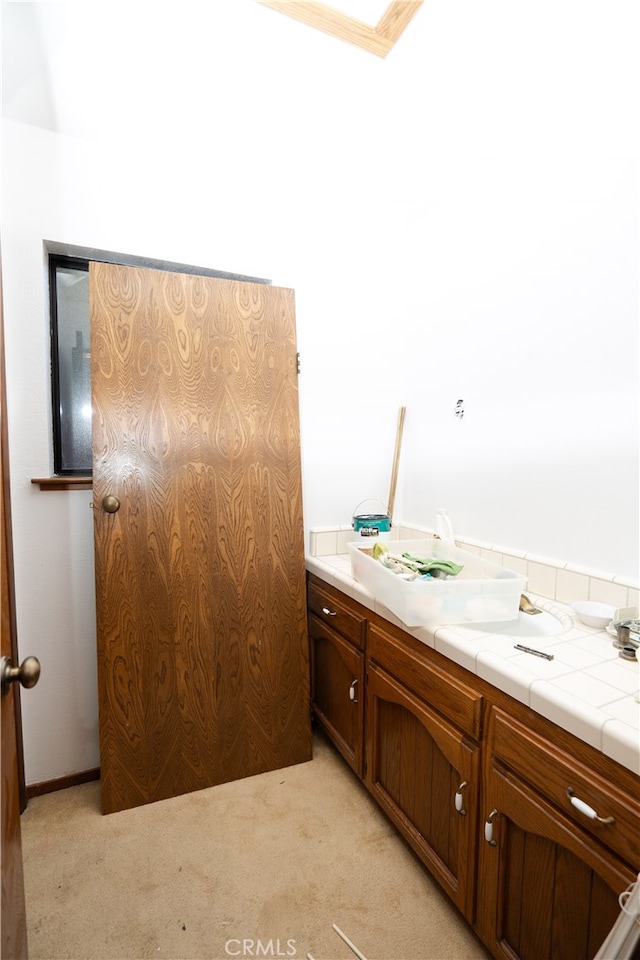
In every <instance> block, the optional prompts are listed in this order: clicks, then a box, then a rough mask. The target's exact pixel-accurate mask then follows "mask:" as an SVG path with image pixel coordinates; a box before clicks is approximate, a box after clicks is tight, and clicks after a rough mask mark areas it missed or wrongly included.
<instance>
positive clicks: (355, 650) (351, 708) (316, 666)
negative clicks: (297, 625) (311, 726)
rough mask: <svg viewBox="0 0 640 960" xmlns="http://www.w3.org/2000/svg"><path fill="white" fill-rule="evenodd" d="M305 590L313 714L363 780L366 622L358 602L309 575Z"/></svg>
mask: <svg viewBox="0 0 640 960" xmlns="http://www.w3.org/2000/svg"><path fill="white" fill-rule="evenodd" d="M307 594H308V604H309V650H310V664H311V709H312V711H313V716H314V719H315V721H316V723H318V724H319V725H320V726H321V727H322V728H323V730H324V731H325V733H326V734H327V736H328V737H329V739H330V740H331V742H332V743H333V744H334V746H335V747H336V748H337V750H339V752H340V753H341V754H342V756H343V757H344V758H345V760H346V761H347V763H348V764H349V766H350V767H351V768H352V769H353V770H354V771H355V772H356V773H357V775H358V776H359V777H360V778H362V776H363V775H364V701H365V655H364V645H365V636H366V628H367V621H366V618H365V617H364V616H363V615H362V613H361V612H360V611H359V609H358V606H357V604H355V603H349V601H348V598H347V597H344V595H342V594H336V592H335V591H332V590H331V589H330V588H328V587H326V586H325V585H324V584H322V585H321V584H320V582H316V581H315V580H314V578H312V577H309V580H308V585H307Z"/></svg>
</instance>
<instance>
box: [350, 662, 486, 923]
mask: <svg viewBox="0 0 640 960" xmlns="http://www.w3.org/2000/svg"><path fill="white" fill-rule="evenodd" d="M366 741H367V772H366V779H365V783H366V784H367V786H368V787H369V789H370V790H371V792H372V793H373V795H374V796H375V797H376V799H377V800H378V802H379V803H380V805H381V807H382V808H383V810H385V811H386V813H387V814H388V816H389V817H390V818H391V820H393V822H394V823H395V824H396V825H397V827H398V828H399V829H400V831H401V833H402V834H403V835H404V836H405V837H406V839H407V840H408V841H409V843H410V844H411V846H412V847H413V849H414V850H415V851H416V853H417V854H418V856H419V857H420V858H421V860H422V861H423V863H424V864H425V865H426V866H427V867H428V869H429V870H430V871H431V873H433V875H434V876H435V877H436V879H437V880H438V881H439V882H440V884H441V886H442V887H443V888H444V890H445V891H446V892H447V893H448V894H449V896H450V897H451V898H452V899H453V901H454V902H455V903H456V904H457V905H458V907H459V908H460V910H461V911H462V912H463V913H464V914H465V916H466V917H467V918H468V919H471V918H472V914H473V895H474V874H475V856H476V852H475V839H476V819H477V803H478V791H479V779H478V770H479V757H478V749H477V747H475V746H473V745H472V744H469V743H468V742H467V741H466V739H465V737H464V735H463V734H462V733H460V731H458V730H457V729H456V728H455V727H453V726H451V725H450V724H448V723H447V722H446V721H445V720H444V719H443V718H442V717H440V716H438V714H436V713H435V712H434V711H433V710H431V709H430V708H429V707H428V706H427V705H426V704H425V703H424V702H423V701H421V700H419V699H418V698H417V697H415V696H414V695H413V694H412V693H411V692H410V691H409V690H407V688H406V687H404V686H403V685H402V684H400V683H398V682H397V681H396V680H394V679H393V677H391V676H390V675H388V674H386V673H385V671H384V670H382V669H381V668H380V667H378V666H376V665H375V664H370V665H369V667H368V670H367V736H366ZM462 784H464V786H462ZM461 787H462V789H460V788H461ZM456 793H460V795H461V810H460V811H459V810H457V809H456Z"/></svg>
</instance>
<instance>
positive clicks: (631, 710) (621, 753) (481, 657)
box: [306, 553, 640, 774]
mask: <svg viewBox="0 0 640 960" xmlns="http://www.w3.org/2000/svg"><path fill="white" fill-rule="evenodd" d="M306 565H307V570H309V572H310V573H313V574H315V575H316V576H317V577H319V578H320V579H321V580H324V581H325V582H326V583H329V584H331V585H333V586H335V587H336V588H337V589H338V590H341V591H342V592H343V593H345V594H347V595H348V596H350V597H352V598H353V599H354V600H357V601H358V602H359V603H361V604H362V605H363V606H364V607H367V608H368V609H369V610H373V611H375V612H376V613H377V614H379V615H380V616H382V617H384V618H385V619H386V620H389V621H390V622H391V623H395V624H396V625H398V626H400V627H402V629H403V630H405V631H406V632H407V633H410V634H411V635H412V636H413V637H415V638H416V639H417V640H420V641H421V642H422V643H424V644H425V645H426V646H428V647H432V648H433V649H434V650H437V651H438V653H441V654H443V655H444V656H445V657H448V658H449V659H450V660H453V661H454V662H455V663H458V664H459V665H460V666H462V667H465V668H466V669H467V670H469V671H470V672H471V673H474V674H476V676H478V677H481V678H482V679H483V680H486V681H487V682H489V683H491V684H493V685H494V686H495V687H497V688H498V689H500V690H502V691H504V692H505V693H507V694H509V695H510V696H512V697H513V698H514V699H515V700H519V701H520V702H521V703H524V704H526V705H527V706H528V707H531V709H533V710H535V711H536V712H537V713H539V714H541V715H542V716H543V717H546V718H547V719H548V720H551V721H553V722H554V723H556V724H557V725H558V726H560V727H562V728H563V729H565V730H567V731H568V732H569V733H572V734H574V736H576V737H579V738H580V739H581V740H584V741H585V742H586V743H588V744H590V745H591V746H593V747H595V748H596V749H597V750H600V751H601V752H602V753H604V754H606V755H607V756H608V757H611V758H612V759H613V760H616V761H617V762H618V763H620V764H622V766H624V767H627V768H628V769H629V770H631V771H633V772H634V773H636V774H640V703H638V701H637V699H636V696H637V694H638V692H639V691H640V664H638V663H637V662H635V663H634V662H632V661H627V660H623V659H622V658H621V657H619V656H618V650H617V649H616V648H615V647H614V646H613V639H612V637H611V636H610V635H609V634H608V633H607V632H606V631H604V630H599V629H597V628H594V627H588V626H585V625H584V624H583V623H581V622H580V621H579V620H578V619H577V617H576V616H575V614H574V612H573V610H572V609H571V607H570V606H569V605H568V604H566V603H561V602H559V601H557V600H548V599H546V598H544V597H542V596H537V595H536V594H535V593H533V592H531V591H530V590H528V589H527V591H526V592H527V596H528V597H529V598H530V599H531V600H532V601H533V603H534V604H535V605H536V606H537V607H540V608H541V609H542V610H546V611H548V612H549V613H552V614H553V615H554V616H556V617H557V618H558V619H559V620H560V622H561V624H562V630H561V632H560V633H558V634H556V635H555V636H536V637H535V639H522V637H518V638H515V637H509V636H507V635H505V634H495V633H490V632H485V631H484V629H483V628H482V626H481V625H480V624H478V625H474V626H471V625H466V624H455V625H442V626H435V625H431V626H428V627H427V626H423V627H407V626H406V625H405V624H404V623H402V622H401V621H400V620H399V619H398V618H397V617H396V616H395V614H393V613H392V612H391V611H390V610H388V609H387V608H386V607H384V606H382V605H381V604H380V603H378V602H376V600H375V597H374V596H373V595H372V594H371V593H370V592H369V591H368V590H366V589H365V588H364V587H363V586H362V584H360V583H359V582H358V581H357V580H355V579H354V577H353V575H352V572H351V561H350V557H349V555H348V554H346V553H337V554H325V555H322V556H307V559H306ZM514 643H521V644H525V645H527V646H533V647H535V648H536V649H537V650H542V651H544V652H545V653H550V654H553V660H546V659H543V658H541V657H536V656H532V655H531V654H528V653H523V652H520V651H518V650H515V649H514Z"/></svg>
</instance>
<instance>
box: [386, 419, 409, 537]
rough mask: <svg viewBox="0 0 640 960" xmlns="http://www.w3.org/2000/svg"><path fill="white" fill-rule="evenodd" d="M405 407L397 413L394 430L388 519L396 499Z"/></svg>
mask: <svg viewBox="0 0 640 960" xmlns="http://www.w3.org/2000/svg"><path fill="white" fill-rule="evenodd" d="M406 409H407V408H406V407H400V411H399V413H398V428H397V430H396V448H395V451H394V454H393V468H392V470H391V487H390V489H389V506H388V507H387V513H388V514H389V518H390V519H393V505H394V503H395V499H396V484H397V482H398V465H399V463H400V447H401V445H402V429H403V427H404V415H405V413H406Z"/></svg>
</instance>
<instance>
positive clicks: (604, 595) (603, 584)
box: [589, 577, 629, 607]
mask: <svg viewBox="0 0 640 960" xmlns="http://www.w3.org/2000/svg"><path fill="white" fill-rule="evenodd" d="M628 594H629V591H628V587H624V586H622V584H619V583H612V581H611V580H600V579H599V578H598V577H591V580H590V586H589V600H597V602H598V603H612V604H613V606H614V607H626V605H627V596H628Z"/></svg>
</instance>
